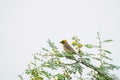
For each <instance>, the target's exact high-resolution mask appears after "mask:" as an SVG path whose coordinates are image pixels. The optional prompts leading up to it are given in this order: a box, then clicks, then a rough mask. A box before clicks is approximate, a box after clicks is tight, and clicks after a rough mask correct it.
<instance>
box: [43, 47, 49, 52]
mask: <svg viewBox="0 0 120 80" xmlns="http://www.w3.org/2000/svg"><path fill="white" fill-rule="evenodd" d="M42 49H43V50H44V51H46V52H50V51H49V50H48V49H46V48H42Z"/></svg>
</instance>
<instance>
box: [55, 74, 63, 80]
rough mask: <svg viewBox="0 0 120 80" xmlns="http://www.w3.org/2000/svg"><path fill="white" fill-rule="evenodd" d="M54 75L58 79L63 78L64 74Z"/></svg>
mask: <svg viewBox="0 0 120 80" xmlns="http://www.w3.org/2000/svg"><path fill="white" fill-rule="evenodd" d="M55 76H57V77H58V80H64V78H65V76H64V75H63V74H60V73H59V74H56V75H55Z"/></svg>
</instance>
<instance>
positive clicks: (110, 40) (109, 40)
mask: <svg viewBox="0 0 120 80" xmlns="http://www.w3.org/2000/svg"><path fill="white" fill-rule="evenodd" d="M112 41H113V40H112V39H108V40H104V41H103V42H112Z"/></svg>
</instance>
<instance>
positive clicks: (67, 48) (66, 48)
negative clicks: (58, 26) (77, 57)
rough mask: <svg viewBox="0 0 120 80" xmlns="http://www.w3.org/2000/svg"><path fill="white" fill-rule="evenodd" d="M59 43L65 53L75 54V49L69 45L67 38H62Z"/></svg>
mask: <svg viewBox="0 0 120 80" xmlns="http://www.w3.org/2000/svg"><path fill="white" fill-rule="evenodd" d="M60 43H61V44H62V45H63V49H64V51H65V52H66V53H69V54H76V52H75V50H74V49H73V48H72V47H71V46H70V45H69V43H68V42H67V40H65V39H64V40H62V41H61V42H60Z"/></svg>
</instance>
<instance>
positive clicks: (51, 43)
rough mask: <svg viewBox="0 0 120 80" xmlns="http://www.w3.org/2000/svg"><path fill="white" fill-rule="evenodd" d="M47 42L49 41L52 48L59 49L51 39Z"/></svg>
mask: <svg viewBox="0 0 120 80" xmlns="http://www.w3.org/2000/svg"><path fill="white" fill-rule="evenodd" d="M47 42H48V44H49V46H50V47H51V48H52V49H57V47H56V46H55V43H54V42H52V41H51V40H50V39H48V41H47Z"/></svg>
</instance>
